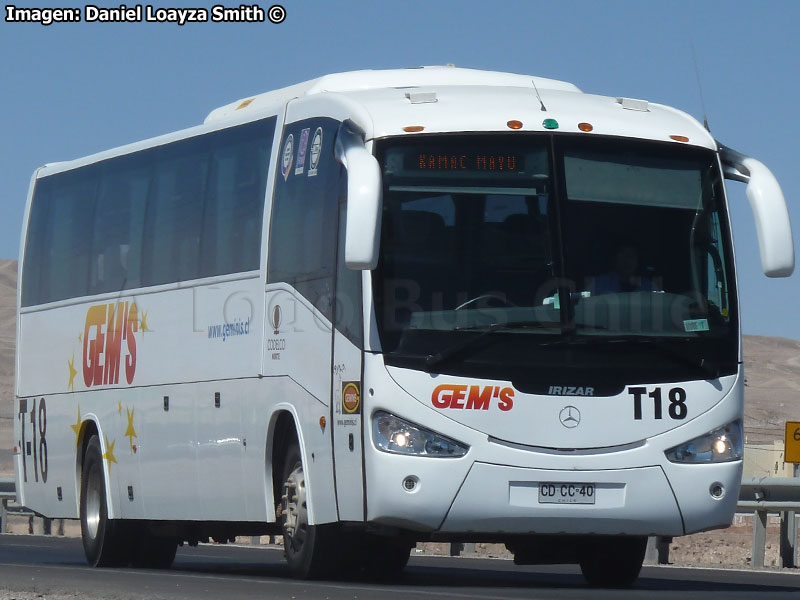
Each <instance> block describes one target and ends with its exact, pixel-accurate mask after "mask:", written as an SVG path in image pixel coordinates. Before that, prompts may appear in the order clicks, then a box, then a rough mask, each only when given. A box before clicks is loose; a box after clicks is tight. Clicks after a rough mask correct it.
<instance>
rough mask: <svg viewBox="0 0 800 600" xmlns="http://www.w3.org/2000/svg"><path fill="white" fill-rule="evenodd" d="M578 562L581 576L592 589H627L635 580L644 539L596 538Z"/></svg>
mask: <svg viewBox="0 0 800 600" xmlns="http://www.w3.org/2000/svg"><path fill="white" fill-rule="evenodd" d="M593 542H594V543H592V544H591V545H590V546H589V547H588V548H587V552H586V554H585V556H584V557H583V558H581V561H580V565H581V572H582V573H583V576H584V577H585V578H586V581H587V582H588V583H589V585H590V586H592V587H601V588H624V587H629V586H631V585H632V584H633V582H634V581H636V579H637V577H639V571H641V570H642V562H644V553H645V550H646V549H647V538H646V537H630V536H619V537H608V538H596V539H594V540H593Z"/></svg>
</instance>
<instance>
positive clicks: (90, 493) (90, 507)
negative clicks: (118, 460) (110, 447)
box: [80, 436, 130, 567]
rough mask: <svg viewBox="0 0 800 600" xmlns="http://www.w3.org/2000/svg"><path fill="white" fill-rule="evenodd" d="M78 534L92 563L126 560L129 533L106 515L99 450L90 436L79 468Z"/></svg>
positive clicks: (105, 564) (107, 564)
mask: <svg viewBox="0 0 800 600" xmlns="http://www.w3.org/2000/svg"><path fill="white" fill-rule="evenodd" d="M80 513H81V538H83V550H84V552H85V554H86V560H87V561H88V563H89V564H90V565H92V566H93V567H114V566H121V565H124V564H126V563H127V562H128V551H129V546H130V544H129V542H130V540H129V536H128V535H126V531H125V524H124V523H123V522H121V521H118V520H113V519H109V518H108V505H107V504H106V484H105V476H104V474H103V453H102V451H101V448H100V440H99V439H98V438H97V436H92V438H91V439H90V440H89V444H88V445H87V447H86V454H85V455H84V458H83V469H82V472H81V504H80Z"/></svg>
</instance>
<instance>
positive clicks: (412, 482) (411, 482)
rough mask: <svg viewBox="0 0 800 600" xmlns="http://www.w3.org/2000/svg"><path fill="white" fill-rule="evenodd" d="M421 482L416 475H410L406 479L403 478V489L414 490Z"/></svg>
mask: <svg viewBox="0 0 800 600" xmlns="http://www.w3.org/2000/svg"><path fill="white" fill-rule="evenodd" d="M418 483H419V479H418V478H416V477H415V476H414V475H409V476H408V477H406V478H405V479H403V489H404V490H405V491H407V492H413V491H414V490H416V489H417V484H418Z"/></svg>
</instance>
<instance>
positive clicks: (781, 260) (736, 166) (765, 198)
mask: <svg viewBox="0 0 800 600" xmlns="http://www.w3.org/2000/svg"><path fill="white" fill-rule="evenodd" d="M720 157H721V159H722V162H723V167H724V170H725V177H726V178H727V179H734V180H737V181H743V182H746V183H747V189H746V190H745V193H746V194H747V199H748V200H749V201H750V208H751V209H752V210H753V219H754V221H755V224H756V235H757V236H758V249H759V252H760V254H761V269H762V270H763V271H764V275H766V276H767V277H788V276H789V275H791V274H792V272H793V271H794V242H793V241H792V225H791V223H790V222H789V211H788V209H787V208H786V200H785V199H784V197H783V192H782V191H781V186H780V184H779V183H778V180H777V179H776V178H775V175H773V174H772V171H770V170H769V169H768V168H767V167H766V165H764V164H763V163H762V162H760V161H758V160H756V159H755V158H750V157H749V156H744V155H742V154H739V153H738V152H735V151H733V150H731V149H730V148H725V147H724V146H721V148H720Z"/></svg>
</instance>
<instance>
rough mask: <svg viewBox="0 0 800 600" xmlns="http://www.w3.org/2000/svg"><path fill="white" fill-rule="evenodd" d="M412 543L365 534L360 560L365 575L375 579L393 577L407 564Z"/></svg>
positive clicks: (398, 574)
mask: <svg viewBox="0 0 800 600" xmlns="http://www.w3.org/2000/svg"><path fill="white" fill-rule="evenodd" d="M412 547H413V544H411V543H409V542H406V541H403V540H396V539H392V538H388V537H383V536H365V538H364V540H363V545H362V547H361V552H362V554H361V561H362V565H363V567H364V572H365V574H366V576H367V577H369V578H370V579H375V580H386V579H395V578H397V577H399V576H400V574H401V573H402V572H403V569H405V568H406V565H407V564H408V559H409V555H410V554H411V548H412Z"/></svg>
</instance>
